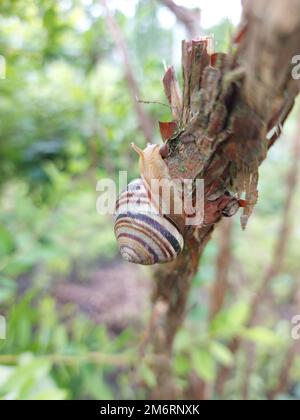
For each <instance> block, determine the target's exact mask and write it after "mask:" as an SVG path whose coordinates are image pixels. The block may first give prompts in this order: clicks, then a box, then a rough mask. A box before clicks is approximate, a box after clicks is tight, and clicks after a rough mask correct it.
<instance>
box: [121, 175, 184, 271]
mask: <svg viewBox="0 0 300 420" xmlns="http://www.w3.org/2000/svg"><path fill="white" fill-rule="evenodd" d="M115 235H116V238H117V241H118V244H119V249H120V253H121V255H122V257H123V258H124V259H125V260H126V261H129V262H132V263H135V264H143V265H151V264H156V263H165V262H168V261H172V260H173V259H175V258H176V257H177V256H178V255H179V254H180V252H181V251H182V249H183V245H184V242H183V237H182V235H181V233H180V232H179V230H178V229H177V227H176V225H175V224H174V223H173V222H172V220H171V219H170V218H168V217H167V216H165V215H162V214H160V213H159V212H158V211H157V209H156V208H155V207H154V205H153V204H152V203H151V200H150V199H149V195H148V193H147V190H146V188H145V186H144V183H143V181H142V179H140V178H139V179H136V180H134V181H132V182H131V183H130V184H128V186H127V188H126V190H125V191H123V192H122V193H121V195H120V196H119V199H118V200H117V203H116V211H115Z"/></svg>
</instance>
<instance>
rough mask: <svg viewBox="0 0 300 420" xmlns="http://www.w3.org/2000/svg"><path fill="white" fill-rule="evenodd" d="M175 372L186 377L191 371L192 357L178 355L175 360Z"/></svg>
mask: <svg viewBox="0 0 300 420" xmlns="http://www.w3.org/2000/svg"><path fill="white" fill-rule="evenodd" d="M174 370H175V373H177V375H184V376H186V375H187V374H188V372H189V371H190V370H191V360H190V357H189V356H187V355H185V354H176V356H175V360H174Z"/></svg>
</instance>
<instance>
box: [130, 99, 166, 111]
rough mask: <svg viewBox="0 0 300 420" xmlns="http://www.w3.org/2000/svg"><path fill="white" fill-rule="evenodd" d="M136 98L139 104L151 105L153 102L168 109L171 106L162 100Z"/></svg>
mask: <svg viewBox="0 0 300 420" xmlns="http://www.w3.org/2000/svg"><path fill="white" fill-rule="evenodd" d="M136 100H137V101H138V103H140V104H145V105H152V104H154V105H161V106H165V107H167V108H169V109H170V110H172V108H171V107H170V105H168V104H164V103H163V102H159V101H145V100H143V99H139V98H136Z"/></svg>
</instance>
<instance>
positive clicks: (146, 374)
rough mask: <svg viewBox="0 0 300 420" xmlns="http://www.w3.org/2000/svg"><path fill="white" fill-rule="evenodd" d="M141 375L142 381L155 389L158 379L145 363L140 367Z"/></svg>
mask: <svg viewBox="0 0 300 420" xmlns="http://www.w3.org/2000/svg"><path fill="white" fill-rule="evenodd" d="M139 372H140V375H141V377H142V379H143V380H144V381H145V383H146V384H147V385H148V386H149V387H150V388H154V387H155V386H156V378H155V375H154V373H153V372H152V370H151V369H150V368H149V366H147V365H146V364H145V363H143V364H142V365H141V366H140V369H139Z"/></svg>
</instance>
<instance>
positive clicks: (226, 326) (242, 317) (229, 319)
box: [210, 302, 249, 339]
mask: <svg viewBox="0 0 300 420" xmlns="http://www.w3.org/2000/svg"><path fill="white" fill-rule="evenodd" d="M248 316H249V305H248V304H247V303H243V302H241V303H236V304H235V305H233V306H231V307H230V308H229V309H226V310H224V311H222V312H220V313H219V314H218V315H217V316H216V317H215V318H214V319H213V321H212V323H211V325H210V333H211V335H212V336H214V337H218V338H227V339H228V338H231V337H233V336H235V335H238V334H239V333H240V332H241V331H242V330H243V327H244V325H245V323H246V322H247V319H248Z"/></svg>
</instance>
